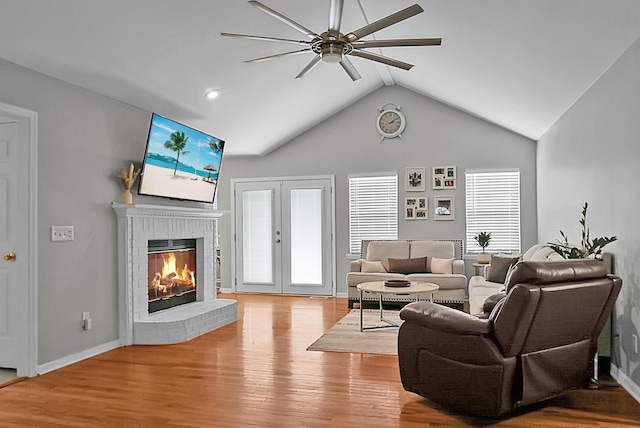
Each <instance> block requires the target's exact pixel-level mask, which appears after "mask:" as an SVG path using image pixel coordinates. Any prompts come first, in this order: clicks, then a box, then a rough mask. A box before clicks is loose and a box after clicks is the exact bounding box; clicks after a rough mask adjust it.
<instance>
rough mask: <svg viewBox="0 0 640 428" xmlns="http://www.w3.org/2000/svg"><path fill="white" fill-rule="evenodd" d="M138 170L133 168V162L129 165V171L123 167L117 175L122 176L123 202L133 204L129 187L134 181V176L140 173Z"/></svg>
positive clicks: (136, 176)
mask: <svg viewBox="0 0 640 428" xmlns="http://www.w3.org/2000/svg"><path fill="white" fill-rule="evenodd" d="M140 171H141V169H139V170H137V171H136V170H135V167H134V166H133V163H132V164H131V165H129V171H127V170H125V169H123V170H122V171H120V175H119V177H120V178H122V182H123V183H124V190H123V192H122V203H123V204H129V205H131V204H133V195H132V194H131V188H132V187H133V183H134V181H136V178H138V175H140Z"/></svg>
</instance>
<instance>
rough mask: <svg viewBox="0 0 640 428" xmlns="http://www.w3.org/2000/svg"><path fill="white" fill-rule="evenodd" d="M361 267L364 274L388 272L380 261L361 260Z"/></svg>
mask: <svg viewBox="0 0 640 428" xmlns="http://www.w3.org/2000/svg"><path fill="white" fill-rule="evenodd" d="M360 266H361V271H362V272H378V273H382V272H386V271H387V270H386V269H385V268H384V266H383V265H382V262H381V261H379V260H364V259H362V260H360Z"/></svg>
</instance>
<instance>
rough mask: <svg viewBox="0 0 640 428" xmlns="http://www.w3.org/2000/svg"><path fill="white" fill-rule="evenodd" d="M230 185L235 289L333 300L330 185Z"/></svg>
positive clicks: (320, 181) (318, 181) (322, 181)
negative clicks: (233, 200) (324, 297)
mask: <svg viewBox="0 0 640 428" xmlns="http://www.w3.org/2000/svg"><path fill="white" fill-rule="evenodd" d="M233 186H234V197H235V202H234V210H235V216H234V236H235V267H234V268H235V270H234V278H235V286H236V290H237V291H240V292H262V293H275V294H280V293H284V294H295V295H324V296H330V295H334V294H335V291H334V286H333V285H334V281H333V276H334V273H333V272H334V269H333V265H334V262H333V259H334V256H333V254H334V250H333V241H332V236H333V195H332V187H333V180H332V179H331V178H309V179H298V178H296V179H279V180H273V181H265V180H261V181H238V182H234V184H233Z"/></svg>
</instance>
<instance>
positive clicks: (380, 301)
mask: <svg viewBox="0 0 640 428" xmlns="http://www.w3.org/2000/svg"><path fill="white" fill-rule="evenodd" d="M362 293H364V291H363V290H360V331H365V330H375V329H378V328H389V327H400V324H398V323H397V322H393V321H390V320H388V319H386V318H385V317H384V316H383V312H382V294H380V295H379V296H378V305H379V306H380V321H382V322H386V323H387V325H376V326H373V327H365V326H364V323H363V321H362Z"/></svg>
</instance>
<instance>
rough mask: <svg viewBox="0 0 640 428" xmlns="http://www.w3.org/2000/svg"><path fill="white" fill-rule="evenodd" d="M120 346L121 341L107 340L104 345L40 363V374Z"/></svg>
mask: <svg viewBox="0 0 640 428" xmlns="http://www.w3.org/2000/svg"><path fill="white" fill-rule="evenodd" d="M119 347H120V341H119V340H114V341H112V342H107V343H104V344H102V345H98V346H96V347H93V348H90V349H86V350H84V351H81V352H77V353H75V354H71V355H67V356H66V357H62V358H59V359H57V360H54V361H50V362H48V363H44V364H40V365H38V374H39V375H42V374H45V373H49V372H51V371H54V370H57V369H61V368H62V367H66V366H69V365H71V364H74V363H77V362H79V361H82V360H86V359H87V358H91V357H95V356H96V355H100V354H103V353H105V352H107V351H111V350H112V349H116V348H119Z"/></svg>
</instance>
